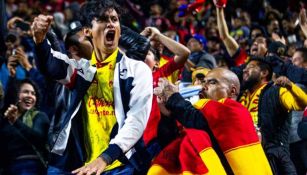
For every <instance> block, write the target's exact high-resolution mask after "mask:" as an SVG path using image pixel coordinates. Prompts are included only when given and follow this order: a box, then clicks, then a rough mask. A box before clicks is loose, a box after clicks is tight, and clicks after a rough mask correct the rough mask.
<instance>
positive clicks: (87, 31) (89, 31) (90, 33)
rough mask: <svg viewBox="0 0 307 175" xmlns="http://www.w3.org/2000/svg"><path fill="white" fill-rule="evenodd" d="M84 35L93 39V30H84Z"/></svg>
mask: <svg viewBox="0 0 307 175" xmlns="http://www.w3.org/2000/svg"><path fill="white" fill-rule="evenodd" d="M83 33H84V35H85V36H86V37H89V38H93V35H92V29H90V28H84V29H83Z"/></svg>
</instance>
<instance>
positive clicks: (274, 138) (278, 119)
mask: <svg viewBox="0 0 307 175" xmlns="http://www.w3.org/2000/svg"><path fill="white" fill-rule="evenodd" d="M279 90H280V87H278V86H275V85H273V83H269V84H268V85H267V86H266V87H265V88H264V89H263V90H262V92H261V94H260V97H259V105H258V116H259V121H258V126H259V127H260V128H261V134H262V145H263V146H264V149H266V147H267V146H269V145H271V144H274V145H285V146H288V145H289V132H290V124H291V118H290V117H289V113H288V112H287V111H286V110H285V109H284V107H283V106H282V104H281V103H280V98H279Z"/></svg>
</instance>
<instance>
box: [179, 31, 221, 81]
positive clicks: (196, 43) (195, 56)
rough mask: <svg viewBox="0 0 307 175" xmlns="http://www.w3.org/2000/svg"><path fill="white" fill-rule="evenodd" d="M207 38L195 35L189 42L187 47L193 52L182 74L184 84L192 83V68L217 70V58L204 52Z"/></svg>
mask: <svg viewBox="0 0 307 175" xmlns="http://www.w3.org/2000/svg"><path fill="white" fill-rule="evenodd" d="M205 42H206V41H205V38H204V37H203V36H202V35H198V34H195V35H193V36H192V37H191V38H190V39H189V40H188V42H187V47H188V48H189V50H190V51H191V55H190V56H189V58H188V60H187V63H186V64H185V67H184V70H183V72H182V78H181V81H182V82H187V83H192V70H191V69H192V68H194V69H195V68H197V67H204V68H208V69H213V68H215V67H216V66H217V65H216V61H215V58H214V57H213V56H212V55H210V54H209V53H207V52H206V51H205V50H204V45H205Z"/></svg>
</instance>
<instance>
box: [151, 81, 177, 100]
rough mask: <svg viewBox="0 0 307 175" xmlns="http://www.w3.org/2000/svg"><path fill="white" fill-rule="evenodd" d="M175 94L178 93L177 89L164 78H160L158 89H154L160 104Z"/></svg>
mask: <svg viewBox="0 0 307 175" xmlns="http://www.w3.org/2000/svg"><path fill="white" fill-rule="evenodd" d="M176 92H179V89H178V87H177V86H175V85H174V84H172V83H170V82H169V81H168V80H167V79H166V78H160V79H159V82H158V87H156V88H155V89H154V94H155V95H156V96H157V97H158V101H159V102H160V103H163V102H166V101H167V100H168V99H169V97H170V96H171V95H173V94H174V93H176Z"/></svg>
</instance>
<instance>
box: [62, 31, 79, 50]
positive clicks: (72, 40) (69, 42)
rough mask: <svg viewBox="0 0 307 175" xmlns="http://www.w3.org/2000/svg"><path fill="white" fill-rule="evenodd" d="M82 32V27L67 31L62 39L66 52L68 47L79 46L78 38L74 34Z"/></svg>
mask: <svg viewBox="0 0 307 175" xmlns="http://www.w3.org/2000/svg"><path fill="white" fill-rule="evenodd" d="M81 30H82V27H81V26H80V27H76V28H74V29H72V30H71V31H69V32H68V33H67V34H66V36H65V39H64V45H65V48H66V50H67V51H68V49H69V47H70V46H78V45H79V40H78V39H79V37H78V36H76V34H77V33H78V32H80V31H81Z"/></svg>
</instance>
